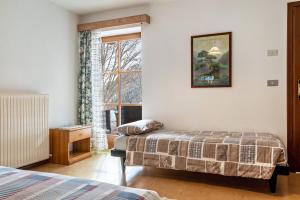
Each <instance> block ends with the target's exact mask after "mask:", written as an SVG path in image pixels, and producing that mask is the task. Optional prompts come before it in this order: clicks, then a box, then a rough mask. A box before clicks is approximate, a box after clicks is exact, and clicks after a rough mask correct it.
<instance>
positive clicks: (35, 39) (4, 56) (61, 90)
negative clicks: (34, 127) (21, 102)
mask: <svg viewBox="0 0 300 200" xmlns="http://www.w3.org/2000/svg"><path fill="white" fill-rule="evenodd" d="M76 25H77V16H75V15H74V14H71V13H69V12H67V11H65V10H64V9H62V8H60V7H58V6H56V5H54V4H52V3H50V2H49V1H48V0H26V2H25V1H24V0H0V35H1V37H0V91H5V92H7V91H8V92H34V93H42V94H49V97H50V126H51V127H55V126H61V125H66V124H72V123H75V120H76V101H77V100H76V99H77V76H78V75H77V74H78V68H79V67H78V56H77V52H78V51H77V44H78V42H77V32H76Z"/></svg>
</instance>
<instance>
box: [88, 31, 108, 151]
mask: <svg viewBox="0 0 300 200" xmlns="http://www.w3.org/2000/svg"><path fill="white" fill-rule="evenodd" d="M92 92H93V138H92V148H93V149H94V150H95V151H101V150H104V149H107V135H106V123H105V120H104V119H105V117H104V113H105V112H104V106H103V105H104V103H103V76H102V65H101V32H100V31H99V30H95V31H93V32H92Z"/></svg>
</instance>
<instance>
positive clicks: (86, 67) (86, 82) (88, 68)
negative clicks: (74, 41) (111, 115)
mask: <svg viewBox="0 0 300 200" xmlns="http://www.w3.org/2000/svg"><path fill="white" fill-rule="evenodd" d="M79 39H80V41H79V42H80V74H79V100H78V101H79V102H78V122H79V124H82V125H90V124H92V121H93V120H92V116H93V114H92V62H91V45H92V43H91V42H92V33H91V31H83V32H80V33H79Z"/></svg>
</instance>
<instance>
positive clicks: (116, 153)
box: [111, 149, 290, 193]
mask: <svg viewBox="0 0 300 200" xmlns="http://www.w3.org/2000/svg"><path fill="white" fill-rule="evenodd" d="M111 155H112V156H113V157H119V158H120V159H121V164H122V170H123V172H124V171H125V165H124V163H125V160H126V151H123V150H117V149H112V150H111ZM289 174H290V171H289V167H288V166H280V165H277V166H276V168H275V171H274V173H273V175H272V177H271V179H270V180H268V182H269V187H270V192H272V193H275V192H276V186H277V176H278V175H284V176H288V175H289Z"/></svg>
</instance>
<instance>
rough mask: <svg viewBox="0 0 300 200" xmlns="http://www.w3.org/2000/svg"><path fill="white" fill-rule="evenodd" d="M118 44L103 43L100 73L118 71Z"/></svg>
mask: <svg viewBox="0 0 300 200" xmlns="http://www.w3.org/2000/svg"><path fill="white" fill-rule="evenodd" d="M117 49H118V43H117V42H113V43H103V44H102V48H101V62H102V71H103V73H107V72H110V71H116V70H118V66H117V58H118V56H117Z"/></svg>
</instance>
